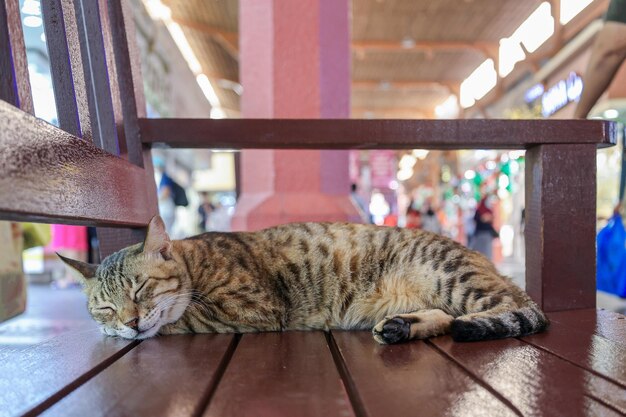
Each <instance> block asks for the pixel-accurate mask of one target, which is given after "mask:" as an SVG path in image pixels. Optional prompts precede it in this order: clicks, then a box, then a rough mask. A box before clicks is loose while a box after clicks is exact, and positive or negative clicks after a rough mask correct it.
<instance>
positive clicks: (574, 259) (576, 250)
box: [524, 144, 596, 311]
mask: <svg viewBox="0 0 626 417" xmlns="http://www.w3.org/2000/svg"><path fill="white" fill-rule="evenodd" d="M525 169H526V175H525V180H526V187H525V198H526V212H525V213H526V218H525V223H526V227H525V229H524V237H525V240H526V291H527V292H528V294H529V295H530V296H531V297H532V298H533V299H534V300H535V301H536V302H537V303H538V304H539V305H540V306H541V307H542V308H543V309H544V310H546V311H559V310H569V309H581V308H593V307H595V305H596V295H595V288H596V284H595V279H593V277H595V273H596V263H595V259H596V257H595V254H596V247H595V241H596V240H595V236H596V191H595V190H596V175H595V172H596V147H595V146H594V145H591V144H588V145H540V146H534V147H532V148H530V149H529V150H528V151H527V152H526V167H525Z"/></svg>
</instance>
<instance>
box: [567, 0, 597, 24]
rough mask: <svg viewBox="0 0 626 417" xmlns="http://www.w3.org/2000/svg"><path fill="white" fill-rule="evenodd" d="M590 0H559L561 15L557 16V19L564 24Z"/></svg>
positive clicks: (590, 1) (587, 4) (590, 0)
mask: <svg viewBox="0 0 626 417" xmlns="http://www.w3.org/2000/svg"><path fill="white" fill-rule="evenodd" d="M592 2H593V0H561V15H560V16H559V21H560V22H561V24H563V25H564V24H566V23H567V22H569V21H570V20H572V19H573V18H574V17H576V15H578V13H580V12H582V11H583V10H584V9H585V7H587V6H589V5H590V4H591V3H592Z"/></svg>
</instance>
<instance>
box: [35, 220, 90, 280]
mask: <svg viewBox="0 0 626 417" xmlns="http://www.w3.org/2000/svg"><path fill="white" fill-rule="evenodd" d="M50 232H51V236H52V239H51V241H50V244H49V245H48V246H46V248H45V252H48V253H50V252H52V253H54V252H56V253H58V254H60V255H62V256H65V257H68V258H71V259H76V260H79V261H81V262H87V260H88V244H87V228H86V227H85V226H68V225H65V224H53V225H51V226H50ZM51 259H54V260H53V261H52V262H53V264H54V266H53V267H52V268H53V269H54V270H55V272H54V273H53V278H54V281H53V282H52V287H53V288H58V289H65V288H73V287H79V286H80V284H79V282H78V281H77V280H76V279H75V278H74V276H73V275H72V274H71V272H70V269H69V268H65V266H64V265H63V263H62V262H61V261H60V260H59V259H58V258H57V257H56V256H54V257H53V258H51Z"/></svg>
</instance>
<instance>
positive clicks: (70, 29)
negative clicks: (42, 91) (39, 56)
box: [41, 0, 92, 140]
mask: <svg viewBox="0 0 626 417" xmlns="http://www.w3.org/2000/svg"><path fill="white" fill-rule="evenodd" d="M41 9H42V13H43V18H44V28H45V32H46V45H47V46H48V55H49V56H50V72H51V74H52V87H53V90H54V100H55V102H56V107H57V115H58V119H59V126H60V127H61V129H63V130H65V131H66V132H68V133H71V134H72V135H74V136H77V137H82V138H84V139H87V140H92V131H91V120H90V117H89V104H88V100H87V87H86V84H85V74H84V69H83V58H82V55H81V50H80V42H79V37H78V27H77V24H76V15H75V10H74V4H73V1H72V0H50V1H44V2H42V3H41Z"/></svg>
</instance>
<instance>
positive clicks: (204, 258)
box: [61, 216, 548, 344]
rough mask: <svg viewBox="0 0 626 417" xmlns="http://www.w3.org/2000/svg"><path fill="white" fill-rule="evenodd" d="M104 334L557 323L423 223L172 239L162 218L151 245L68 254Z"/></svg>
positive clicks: (382, 330)
mask: <svg viewBox="0 0 626 417" xmlns="http://www.w3.org/2000/svg"><path fill="white" fill-rule="evenodd" d="M61 258H62V259H63V261H65V263H66V264H68V265H69V266H70V267H71V268H72V269H74V270H76V271H77V272H79V274H80V276H81V277H82V279H83V281H84V289H85V292H86V293H87V295H88V298H89V302H88V306H89V311H90V313H91V315H92V316H93V318H94V319H95V320H96V321H97V322H98V323H100V324H101V326H102V331H103V332H104V333H106V334H108V335H111V336H121V337H124V338H127V339H145V338H148V337H151V336H154V335H157V334H174V333H208V332H218V333H233V332H236V333H246V332H259V331H279V330H306V329H322V330H328V329H372V333H373V335H374V339H376V341H378V342H379V343H383V344H387V343H398V342H404V341H407V340H411V339H423V338H427V337H431V336H436V335H441V334H446V333H451V334H452V337H453V338H454V340H456V341H472V340H485V339H496V338H503V337H513V336H524V335H528V334H531V333H536V332H540V331H542V330H544V329H546V327H547V326H548V320H547V318H546V316H545V315H544V314H543V313H542V311H541V310H540V309H539V307H538V306H537V305H536V304H535V303H534V302H533V301H532V300H531V299H530V298H529V297H528V295H526V293H524V292H523V291H522V290H521V289H520V288H518V287H517V286H515V285H514V284H513V283H512V282H511V281H510V280H509V279H507V278H504V277H502V276H501V275H499V274H498V272H497V271H496V270H495V268H494V266H493V265H492V264H491V263H490V262H489V261H488V260H487V259H486V258H485V257H483V256H482V255H481V254H479V253H477V252H473V251H470V250H469V249H467V248H465V247H464V246H462V245H460V244H458V243H456V242H454V241H452V240H450V239H448V238H445V237H442V236H439V235H435V234H432V233H429V232H425V231H420V230H406V229H400V228H390V227H377V226H370V225H360V224H347V223H294V224H287V225H284V226H277V227H273V228H270V229H266V230H261V231H258V232H247V233H243V232H242V233H205V234H202V235H199V236H195V237H191V238H188V239H184V240H170V239H169V237H168V235H167V233H166V231H165V227H164V224H163V221H162V220H161V218H160V217H159V216H156V217H154V218H153V219H152V221H151V222H150V225H149V228H148V233H147V237H146V240H145V241H144V243H143V244H137V245H134V246H130V247H128V248H125V249H122V250H120V251H119V252H116V253H114V254H112V255H111V256H109V257H107V258H106V259H105V260H104V261H103V262H102V264H101V265H91V264H87V263H83V262H79V261H75V260H71V259H67V258H63V257H61Z"/></svg>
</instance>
